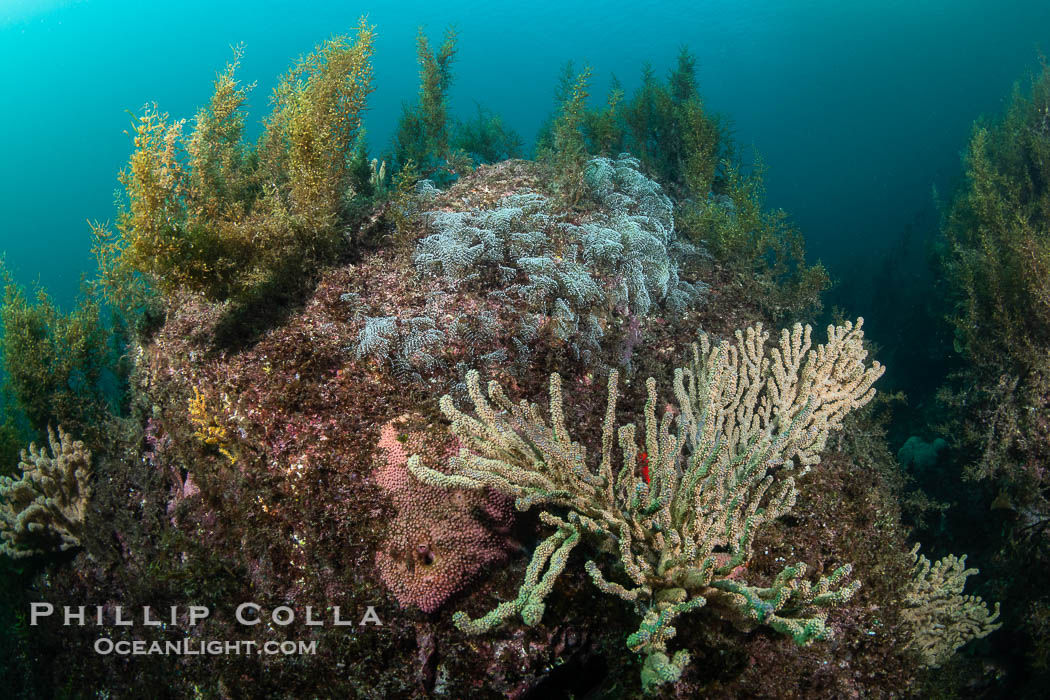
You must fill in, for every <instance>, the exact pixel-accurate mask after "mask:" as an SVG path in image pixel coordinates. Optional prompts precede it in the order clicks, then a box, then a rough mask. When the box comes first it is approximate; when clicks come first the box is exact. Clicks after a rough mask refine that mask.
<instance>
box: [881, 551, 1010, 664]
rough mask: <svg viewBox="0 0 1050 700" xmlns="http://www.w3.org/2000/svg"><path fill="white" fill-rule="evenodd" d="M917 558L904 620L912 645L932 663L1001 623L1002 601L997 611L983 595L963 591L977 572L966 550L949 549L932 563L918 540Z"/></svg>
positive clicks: (996, 605)
mask: <svg viewBox="0 0 1050 700" xmlns="http://www.w3.org/2000/svg"><path fill="white" fill-rule="evenodd" d="M911 557H912V559H913V560H914V561H915V568H914V569H913V571H912V580H911V582H910V584H909V585H908V588H907V590H906V591H905V594H904V602H905V606H906V607H905V608H904V610H903V611H901V621H902V622H903V623H904V624H905V625H907V626H908V627H909V628H910V629H911V634H912V638H911V642H910V644H909V645H908V647H909V648H910V649H912V650H914V651H915V652H916V653H917V654H918V655H919V656H920V657H921V658H922V661H923V664H925V665H926V666H929V667H931V668H937V667H939V666H940V665H941V664H943V663H944V662H945V661H947V660H948V659H949V658H950V657H951V655H952V654H954V653H955V652H956V650H958V649H959V647H961V646H962V645H963V644H966V642H968V641H970V640H971V639H983V638H984V637H987V636H988V635H989V634H991V633H992V632H994V631H995V630H997V629H999V628H1000V627H1002V624H1001V623H998V624H997V623H996V620H998V619H999V604H998V603H996V604H995V612H989V611H988V606H987V605H985V602H984V601H983V600H981V598H980V596H964V595H963V594H962V592H963V588H964V587H965V586H966V579H967V577H969V576H972V575H973V574H976V573H978V571H977V569H967V568H966V555H965V554H964V555H963V556H962V557H956V556H955V555H954V554H949V555H948V556H946V557H944V558H943V559H940V560H938V561H937V562H935V563H933V564H930V560H929V559H927V558H926V557H924V556H923V555H921V554H919V545H915V547H914V548H913V549H912V550H911Z"/></svg>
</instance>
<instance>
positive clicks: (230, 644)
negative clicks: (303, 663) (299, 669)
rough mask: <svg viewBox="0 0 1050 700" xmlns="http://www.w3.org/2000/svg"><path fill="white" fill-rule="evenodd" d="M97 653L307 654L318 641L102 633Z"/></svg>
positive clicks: (147, 654)
mask: <svg viewBox="0 0 1050 700" xmlns="http://www.w3.org/2000/svg"><path fill="white" fill-rule="evenodd" d="M95 653H96V654H116V655H118V656H151V655H173V656H174V655H178V656H205V655H211V656H218V655H221V654H275V655H276V654H282V655H285V656H292V655H297V654H298V655H307V654H316V653H317V641H316V640H315V641H310V642H304V641H291V640H285V641H283V642H277V641H268V642H257V641H253V640H250V639H245V640H238V641H219V640H200V639H197V640H194V639H179V640H175V641H168V642H147V641H145V640H141V639H137V640H134V641H127V640H119V641H113V640H112V639H110V638H109V637H102V638H100V639H98V640H96V641H95Z"/></svg>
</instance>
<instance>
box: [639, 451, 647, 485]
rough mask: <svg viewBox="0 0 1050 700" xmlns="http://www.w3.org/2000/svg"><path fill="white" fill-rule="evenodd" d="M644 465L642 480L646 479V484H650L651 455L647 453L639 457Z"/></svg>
mask: <svg viewBox="0 0 1050 700" xmlns="http://www.w3.org/2000/svg"><path fill="white" fill-rule="evenodd" d="M639 457H640V458H641V459H640V461H641V464H642V478H643V479H645V483H647V484H648V483H649V455H648V454H646V453H645V452H643V453H641V454H640V455H639Z"/></svg>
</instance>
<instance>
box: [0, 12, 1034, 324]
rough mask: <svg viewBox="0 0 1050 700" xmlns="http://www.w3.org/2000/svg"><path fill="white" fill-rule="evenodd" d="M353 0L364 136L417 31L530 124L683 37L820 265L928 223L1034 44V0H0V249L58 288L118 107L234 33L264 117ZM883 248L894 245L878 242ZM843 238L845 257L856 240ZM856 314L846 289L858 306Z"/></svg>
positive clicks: (171, 95)
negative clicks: (363, 37) (363, 57)
mask: <svg viewBox="0 0 1050 700" xmlns="http://www.w3.org/2000/svg"><path fill="white" fill-rule="evenodd" d="M362 14H368V17H369V21H370V22H372V23H374V24H375V25H376V26H377V29H378V32H379V37H378V41H377V45H376V53H375V86H376V89H375V93H374V94H373V96H372V98H371V100H370V107H369V112H368V115H367V117H366V128H367V130H368V136H369V141H370V144H371V147H372V149H373V150H374V151H375V152H381V151H382V150H383V149H384V148H386V147H387V146H388V145H389V142H390V138H391V134H392V132H393V129H394V126H395V124H396V120H397V117H398V115H399V113H400V109H401V104H402V102H403V101H406V100H409V101H410V100H412V99H414V97H415V94H416V90H417V84H418V83H417V80H418V76H417V70H418V67H417V64H416V59H415V46H414V40H415V36H416V32H417V28H418V27H419V26H420V25H423V26H425V27H426V29H427V31H428V33H429V34H430V35H431V36H432V37H433V38H434V39H435V40H436V39H438V38H439V37H440V35H441V33H442V32H443V31H444V29H445V27H446V26H448V25H454V26H455V27H456V28H457V29H458V31H459V37H460V40H459V54H458V56H457V60H456V63H455V67H454V75H455V83H454V86H453V88H452V92H451V111H452V114H453V116H460V117H469V116H472V115H473V113H474V104H475V102H477V103H480V104H482V105H484V106H485V107H487V108H489V109H492V110H494V111H495V112H497V113H498V114H500V115H502V116H503V118H504V119H505V120H506V122H507V123H508V124H509V125H510V126H511V127H513V128H514V129H515V130H517V131H518V132H519V133H520V134H521V135H522V136H523V137H524V138H525V140H526V142H528V143H530V144H531V142H532V140H533V138H534V136H535V134H536V131H537V128H538V127H539V125H540V123H541V121H542V120H543V119H544V118H545V117H546V116H547V115H548V114H549V113H550V111H551V110H552V109H553V106H554V105H553V99H552V96H551V94H552V90H553V87H554V84H555V81H556V78H557V75H558V73H559V70H560V67H561V66H562V65H563V63H564V62H565V61H566V60H569V59H572V60H574V61H575V63H576V65H577V66H582V65H590V66H592V67H593V69H594V76H595V79H594V81H593V86H592V87H593V90H592V100H593V101H594V102H595V103H598V102H600V101H601V100H603V99H604V96H605V92H606V89H607V86H608V84H609V79H610V76H611V75H613V74H615V75H616V76H617V77H618V78H619V80H620V81H621V82H622V83H623V84H624V87H625V88H626V89H627V92H628V94H630V92H631V91H632V89H633V88H634V87H635V86H636V85H637V83H638V80H639V74H640V68H641V66H642V64H643V63H644V62H646V61H648V62H651V64H652V66H653V67H654V69H655V70H656V72H657V73H658V74H663V73H664V72H665V71H666V70H667V69H668V67H669V66H670V65H671V64H672V62H673V60H674V57H675V55H676V54H677V51H678V48H679V46H681V45H683V44H684V45H686V46H688V47H690V48H691V49H692V51H693V52H694V53H695V54H696V56H697V57H698V59H699V70H698V74H699V78H700V84H701V90H702V93H703V95H704V97H705V99H706V100H707V104H708V105H709V106H710V108H712V109H714V110H716V111H718V112H721V113H723V114H725V115H726V116H728V117H729V118H730V119H731V120H732V122H733V124H734V132H735V137H736V139H737V141H738V142H739V143H740V144H742V145H744V146H753V148H754V151H755V152H757V153H759V154H761V156H762V158H763V159H764V160H765V162H766V164H767V165H768V167H769V171H768V174H767V179H766V182H767V186H768V197H769V203H770V204H772V205H773V206H776V207H782V208H784V209H786V210H787V211H789V212H790V213H791V214H792V216H793V217H794V220H795V221H796V222H797V223H798V224H799V226H800V227H801V229H802V230H803V232H804V233H805V236H806V239H807V242H808V246H809V251H810V254H811V256H812V257H814V258H817V257H819V258H822V259H824V260H825V262H827V263H828V264H829V266H830V271H831V273H832V276H833V277H836V278H840V279H842V278H849V277H851V276H853V275H854V274H855V273H856V272H857V271H858V270H857V267H856V266H857V265H858V264H859V265H865V264H874V261H876V260H877V259H878V256H877V255H875V256H873V255H871V252H872V251H874V252H877V253H890V251H892V247H893V245H894V243H895V242H896V241H897V240H898V239H899V237H900V235H901V232H902V231H903V230H905V229H906V228H908V227H909V226H910V227H912V228H913V229H917V230H919V232H920V235H921V233H922V232H923V231H930V232H932V230H933V229H934V228H935V227H936V224H937V212H936V209H935V207H934V206H933V199H932V197H931V188H932V186H934V185H936V186H937V187H938V188H939V189H940V190H941V191H942V192H944V191H946V190H947V191H950V189H951V186H952V183H953V182H954V181H955V180H956V179H957V178H958V177H959V174H960V157H959V153H960V150H961V149H962V147H963V145H964V144H965V143H966V140H967V136H968V134H969V130H970V128H971V124H972V122H973V120H974V119H975V118H977V117H978V116H980V115H982V114H987V113H995V112H998V111H999V110H1000V109H1001V107H1002V105H1003V100H1004V98H1005V96H1007V95H1008V94H1009V91H1010V87H1011V85H1012V83H1013V82H1014V81H1016V80H1018V79H1019V78H1021V77H1023V76H1024V75H1025V74H1026V73H1028V72H1030V71H1032V70H1034V69H1035V67H1037V65H1038V51H1039V49H1040V48H1042V49H1043V50H1048V47H1050V3H1047V2H1039V1H1025V2H1008V3H992V2H980V1H979V0H962V1H960V0H952V1H948V0H937V1H923V2H920V1H915V0H912V1H910V2H905V1H901V0H879V1H878V2H850V3H842V2H836V1H834V0H814V1H809V2H790V3H789V2H769V1H766V2H759V1H755V0H751V1H747V2H735V3H713V2H659V3H646V4H638V3H630V2H623V1H622V0H615V1H612V2H603V3H565V2H548V1H546V0H544V1H542V2H530V3H489V2H484V3H483V2H474V1H457V2H444V3H436V2H418V1H417V0H407V1H404V2H397V3H362V2H316V3H291V2H274V1H272V0H254V1H253V2H223V3H215V2H204V1H202V0H187V1H186V2H181V3H177V4H174V3H163V4H157V5H154V4H152V3H151V4H148V5H147V4H145V3H140V2H132V1H130V0H80V1H75V0H71V1H66V2H63V1H60V0H50V1H49V0H41V1H37V2H34V1H31V0H14V1H13V2H12V1H8V2H4V3H3V4H2V6H0V65H3V70H2V71H0V95H2V100H3V103H2V109H0V163H2V167H0V212H2V216H3V224H2V228H0V241H2V245H0V249H2V250H3V252H4V254H5V255H6V259H7V263H8V265H9V267H10V268H12V270H13V271H14V273H15V278H16V279H17V280H19V281H22V282H26V283H30V282H34V281H39V282H40V283H42V284H43V285H44V286H46V287H47V288H48V289H49V290H50V291H51V292H52V293H53V294H54V296H55V297H56V298H57V300H58V301H59V302H60V303H62V304H64V305H65V304H68V303H70V302H71V301H72V300H73V298H74V296H75V293H76V289H77V285H78V281H79V279H80V276H81V275H82V274H84V273H88V272H90V271H91V269H92V261H91V257H90V254H89V237H88V227H87V224H86V223H85V221H86V220H87V219H92V220H100V221H106V220H109V219H112V217H113V215H114V207H113V196H114V191H115V189H116V187H117V179H116V175H117V172H118V171H119V170H120V168H121V167H122V166H123V164H124V163H125V162H126V159H127V156H128V154H129V152H130V150H131V141H130V137H129V136H128V135H127V134H126V133H125V129H126V128H127V126H128V124H129V115H128V114H127V110H131V111H133V112H134V111H138V110H139V109H140V108H141V106H142V105H143V104H145V103H147V102H152V101H155V102H157V103H158V105H159V106H160V107H161V109H163V110H165V111H167V112H169V113H170V114H171V115H173V116H177V117H187V118H191V117H192V116H193V113H194V110H195V109H196V107H197V106H198V105H200V104H202V103H203V102H205V101H206V100H207V98H208V96H209V94H210V90H211V79H212V78H213V76H214V75H215V72H216V71H217V70H218V69H220V68H221V67H222V66H223V65H224V63H225V62H226V60H227V59H228V58H229V56H230V46H231V45H232V44H236V43H239V42H243V43H244V44H245V46H246V55H245V59H244V62H243V68H242V71H241V77H242V78H243V79H244V80H245V81H246V82H252V81H256V82H257V83H258V86H257V87H256V89H255V91H254V93H253V98H252V106H253V108H254V115H256V116H257V117H259V118H261V116H262V115H263V114H265V113H266V112H267V111H268V105H267V102H268V95H269V93H270V90H271V89H272V87H273V85H274V81H275V79H276V76H278V75H279V74H280V73H281V72H283V71H284V70H285V69H286V68H287V66H288V65H289V64H290V61H291V60H292V58H294V57H295V56H297V55H299V54H301V53H304V52H307V51H309V50H310V49H311V48H312V47H313V46H314V45H315V44H316V43H317V42H318V41H320V40H321V39H323V38H325V37H328V36H330V35H332V34H336V33H343V32H347V31H349V30H350V29H351V28H352V27H353V26H354V24H355V23H356V20H357V18H358V17H359V16H360V15H362ZM890 254H892V253H890ZM858 255H861V256H862V257H861V258H860V259H859V262H858V258H857V256H858ZM858 311H859V312H863V309H858Z"/></svg>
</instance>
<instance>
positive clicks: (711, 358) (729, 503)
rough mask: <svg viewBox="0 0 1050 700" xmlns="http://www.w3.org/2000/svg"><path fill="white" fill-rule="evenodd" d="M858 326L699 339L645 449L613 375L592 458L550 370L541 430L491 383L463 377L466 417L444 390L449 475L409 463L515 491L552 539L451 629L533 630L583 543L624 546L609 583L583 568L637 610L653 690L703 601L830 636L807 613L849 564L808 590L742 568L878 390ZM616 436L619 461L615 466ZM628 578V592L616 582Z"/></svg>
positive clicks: (651, 418)
mask: <svg viewBox="0 0 1050 700" xmlns="http://www.w3.org/2000/svg"><path fill="white" fill-rule="evenodd" d="M862 322H863V320H858V322H857V325H856V326H853V325H852V324H850V323H848V322H847V323H846V324H845V325H844V326H830V327H829V328H828V342H827V344H825V345H820V346H818V347H817V348H816V349H811V348H812V343H811V339H810V334H811V329H810V328H809V327H808V326H807V327H805V328H803V327H802V326H801V325H796V326H795V327H794V328H793V329H792V330H790V331H788V330H784V331H782V333H781V337H780V342H779V345H778V347H776V348H773V349H771V350H770V351H769V353H768V354H767V352H766V347H765V344H766V341H767V340H768V337H769V334H768V332H765V331H763V329H762V326H761V324H759V325H756V326H754V327H751V328H748V329H747V330H746V331H744V332H741V331H737V334H736V342H735V343H729V342H722V343H721V344H718V345H712V343H711V341H710V339H709V338H708V337H707V336H706V334H705V335H701V338H700V343H699V345H696V344H694V345H693V358H692V363H691V364H690V366H689V367H685V368H679V369H677V370H675V375H674V395H675V400H676V407H675V408H671V407H668V409H667V410H665V411H664V413H663V416H662V417H661V418H659V419H658V418H657V411H656V407H657V402H658V397H657V391H656V381H655V380H654V379H652V378H650V379H649V380H648V381H647V382H646V390H647V392H648V401H647V402H646V404H645V409H644V414H645V425H644V443H643V445H644V446H643V447H642V449H641V450H640V449H639V447H638V443H637V442H636V437H635V433H636V428H635V426H634V425H633V424H628V425H624V426H622V427H620V428H619V429H618V430H617V429H616V427H615V426H616V403H617V389H618V387H617V381H618V375H617V372H615V371H613V372H611V373H610V376H609V383H608V390H609V395H608V404H607V409H606V413H605V416H604V421H603V423H602V442H601V459H600V462H599V463H598V464H597V465H593V460H592V461H591V462H588V460H587V450H586V448H585V447H584V446H583V445H581V444H580V443H578V442H575V441H573V440H572V438H571V437H570V435H569V432H568V429H567V428H566V424H565V416H564V409H563V403H562V392H561V378H560V376H559V375H558V374H556V373H555V374H552V375H551V380H550V407H549V413H550V421H549V423H548V422H547V421H545V420H544V419H543V418H542V417H541V415H540V409H539V407H538V406H536V405H532V406H530V405H529V404H528V403H527V402H525V401H522V402H521V403H520V404H515V403H513V402H512V401H511V400H510V399H509V398H507V396H506V394H505V393H504V391H503V389H502V388H501V387H500V386H499V385H498V384H497V383H495V382H492V383H490V384H489V387H488V399H486V398H485V397H484V395H483V394H482V392H481V389H480V386H479V379H478V375H477V373H476V372H471V373H470V374H469V375H468V386H469V391H470V397H471V399H472V401H473V403H474V409H475V411H476V413H477V417H476V418H475V417H472V416H469V415H467V414H465V413H463V412H461V411H459V410H458V409H457V408H456V407H455V406H454V405H453V402H452V399H451V397H449V396H444V397H443V398H442V400H441V410H442V412H443V413H444V414H445V416H446V417H447V418H448V419H449V420H450V421H451V423H452V427H451V430H452V432H453V433H454V434H455V435H456V436H457V437H458V438H459V440H460V441H461V442H462V443H463V444H464V446H465V447H464V448H463V449H461V451H460V453H459V455H458V456H456V457H454V458H452V459H451V460H450V462H449V468H450V469H449V473H444V472H441V471H437V470H435V469H433V468H430V467H427V466H425V465H423V464H422V462H421V460H420V459H419V457H418V456H416V457H413V458H412V459H411V460H410V461H409V465H408V466H409V469H410V470H411V471H412V472H413V473H414V474H415V475H416V476H417V477H419V478H420V479H421V480H423V481H425V482H427V483H431V484H435V485H441V486H446V487H460V488H475V489H477V488H485V487H491V488H493V489H495V490H496V491H499V492H501V493H505V494H507V495H510V496H513V497H515V498H516V499H517V500H516V503H515V505H516V507H517V508H518V509H519V510H523V511H524V510H527V509H529V508H531V507H533V506H539V507H541V508H542V509H543V510H542V512H541V513H540V519H541V520H542V522H543V523H545V524H547V525H549V526H552V527H554V528H556V530H555V532H554V533H553V534H552V535H550V536H549V537H548V538H547V539H546V540H545V541H544V542H543V543H542V544H540V545H539V546H538V547H537V548H536V550H535V552H534V554H533V559H532V562H531V563H530V564H529V567H528V569H527V571H526V574H525V582H524V583H523V585H522V586H521V589H520V592H519V595H518V597H517V599H516V600H512V601H508V602H505V603H502V604H500V605H499V606H498V607H497V608H496V609H495V610H493V611H491V612H490V613H489V614H487V615H485V616H484V617H482V618H480V619H476V620H471V619H469V618H468V617H467V616H466V615H465V614H463V613H457V615H456V616H455V618H454V619H455V621H456V624H457V625H458V626H459V627H460V629H462V630H464V631H466V632H470V633H479V632H484V631H487V630H490V629H492V628H494V627H496V626H497V625H499V624H500V623H502V622H504V621H506V620H508V619H510V618H511V617H513V616H515V615H520V616H521V618H522V620H523V621H524V622H525V623H526V624H528V625H534V624H536V623H537V622H539V620H540V618H541V617H542V616H543V611H544V598H545V597H546V596H547V595H548V594H549V593H550V591H551V589H552V587H553V585H554V582H555V580H556V578H557V577H558V575H559V574H560V573H561V572H562V571H563V570H564V568H565V566H566V563H567V560H568V556H569V553H570V552H571V551H572V549H573V548H574V547H575V546H576V545H577V544H579V543H580V541H581V540H582V539H583V538H585V537H586V538H588V539H592V540H595V541H596V544H597V545H598V546H599V551H603V549H604V551H609V550H610V549H611V550H613V551H616V552H618V553H619V561H618V564H617V566H616V567H615V568H614V569H612V572H613V573H612V574H609V575H606V574H605V573H603V570H602V568H601V567H600V561H601V558H600V557H599V558H598V559H597V560H595V559H592V560H589V561H588V562H587V563H586V570H587V572H588V574H589V575H590V577H591V579H592V580H593V582H594V584H595V585H596V586H597V587H598V588H599V589H601V590H602V591H603V592H606V593H610V594H613V595H616V596H618V597H620V598H623V599H624V600H625V601H628V602H630V603H632V604H633V605H634V607H635V610H636V611H637V613H638V615H639V616H640V617H641V618H642V620H641V624H640V626H639V628H638V630H637V631H636V632H635V633H634V634H632V635H630V636H629V637H628V639H627V644H628V646H629V647H630V648H631V649H632V650H634V651H638V652H641V653H643V654H645V656H646V659H645V665H644V668H643V671H642V681H643V685H644V686H645V687H646V688H647V689H652V688H654V687H655V686H656V685H659V684H660V683H665V682H673V681H675V680H677V679H678V678H679V676H680V675H681V671H682V668H683V667H684V666H685V665H686V664H687V663H688V661H689V654H688V652H686V651H678V652H676V653H675V654H674V656H673V658H670V657H668V655H667V642H668V641H669V640H670V639H672V638H673V637H674V636H675V633H676V630H675V628H674V627H673V626H672V624H673V623H674V621H675V619H676V618H677V617H678V616H679V615H682V614H684V613H687V612H690V611H692V610H695V609H698V608H701V607H704V606H710V607H712V608H714V609H716V611H717V613H718V614H719V615H721V616H723V617H726V618H728V619H731V620H733V621H735V622H737V623H739V624H741V625H745V626H752V625H755V624H765V625H768V626H770V627H772V628H773V629H775V630H777V631H779V632H782V633H786V634H789V635H791V636H792V637H793V638H794V639H795V641H796V642H798V643H800V644H805V643H808V642H810V641H812V640H814V639H822V638H825V637H828V636H830V634H831V630H830V629H828V628H827V627H826V625H825V616H824V615H823V614H822V613H820V612H818V611H817V610H818V609H819V608H822V607H827V606H832V605H835V604H838V603H841V602H843V601H845V600H847V599H848V598H849V597H850V596H851V595H852V594H853V593H854V591H855V590H856V589H857V586H858V585H859V583H856V582H854V583H850V584H846V583H845V579H846V578H847V577H848V575H849V574H850V570H851V568H850V566H849V565H848V564H847V565H844V566H842V567H840V568H838V569H836V570H835V571H834V572H832V573H831V574H829V575H827V576H822V577H821V578H820V579H819V580H818V581H817V582H816V583H812V582H810V581H809V580H807V579H806V578H805V574H806V565H805V564H802V563H798V564H795V565H793V566H787V567H785V568H784V569H783V570H782V571H781V572H780V574H779V575H778V576H777V577H776V579H775V580H774V581H773V582H772V585H770V586H768V587H763V586H757V585H749V584H748V583H746V582H745V581H744V580H742V579H741V578H740V575H739V570H738V567H740V566H741V565H743V564H746V563H747V561H748V559H749V558H750V556H751V545H752V542H753V541H754V537H755V534H756V532H757V531H758V529H759V528H760V527H761V526H762V525H763V524H764V523H767V522H769V521H771V520H774V519H776V518H778V517H780V516H781V515H783V514H785V513H787V512H788V511H790V510H791V508H792V506H793V505H794V502H795V496H796V493H797V491H796V486H795V481H794V478H793V477H792V476H791V475H790V472H791V471H793V470H795V469H799V470H800V471H801V472H802V473H805V471H807V470H808V469H809V467H810V466H811V465H813V464H816V463H817V462H818V461H819V460H820V452H821V450H822V449H823V447H824V445H825V443H826V441H827V438H828V436H829V434H830V432H831V431H833V430H836V429H838V428H840V427H841V422H842V419H843V417H844V416H845V415H846V414H847V413H849V412H850V411H852V410H854V409H855V408H859V407H861V406H863V405H865V404H866V403H868V401H870V400H871V398H872V397H873V396H874V389H872V384H873V383H874V382H875V380H876V379H878V378H879V377H880V376H881V375H882V372H883V368H882V366H881V365H879V363H878V362H875V363H873V364H872V365H870V366H869V365H866V364H865V358H866V357H867V352H866V351H865V350H864V348H863V332H862V330H861V325H862ZM617 438H618V441H619V445H620V450H621V451H622V454H623V459H622V463H621V465H620V469H619V470H618V471H616V470H615V469H614V465H613V443H614V441H615V440H616V439H617ZM640 456H641V458H642V459H641V462H640V459H639V458H640ZM556 511H563V512H564V513H565V515H564V517H562V516H561V515H559V514H557V513H556ZM623 577H626V579H627V580H628V583H627V585H623V584H621V583H618V582H616V580H615V579H616V578H621V579H622V578H623Z"/></svg>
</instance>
